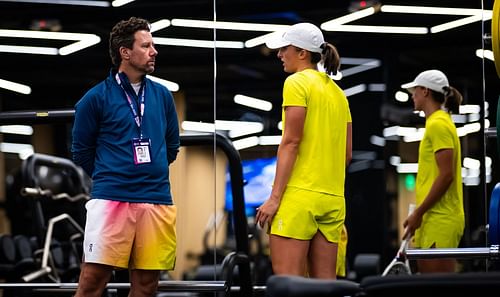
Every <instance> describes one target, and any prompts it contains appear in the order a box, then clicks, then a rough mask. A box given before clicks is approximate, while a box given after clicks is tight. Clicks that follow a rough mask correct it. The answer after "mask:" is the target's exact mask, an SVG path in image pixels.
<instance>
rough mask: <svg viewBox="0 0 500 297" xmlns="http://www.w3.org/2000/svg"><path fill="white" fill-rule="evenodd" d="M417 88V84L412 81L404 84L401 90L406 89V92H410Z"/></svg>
mask: <svg viewBox="0 0 500 297" xmlns="http://www.w3.org/2000/svg"><path fill="white" fill-rule="evenodd" d="M416 86H417V83H416V82H414V81H412V82H409V83H406V84H403V85H401V88H402V89H406V90H409V91H411V90H412V89H414V88H415V87H416Z"/></svg>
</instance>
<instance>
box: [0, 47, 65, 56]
mask: <svg viewBox="0 0 500 297" xmlns="http://www.w3.org/2000/svg"><path fill="white" fill-rule="evenodd" d="M0 52H3V53H15V54H35V55H54V56H55V55H57V54H58V50H57V48H53V47H41V46H21V45H0Z"/></svg>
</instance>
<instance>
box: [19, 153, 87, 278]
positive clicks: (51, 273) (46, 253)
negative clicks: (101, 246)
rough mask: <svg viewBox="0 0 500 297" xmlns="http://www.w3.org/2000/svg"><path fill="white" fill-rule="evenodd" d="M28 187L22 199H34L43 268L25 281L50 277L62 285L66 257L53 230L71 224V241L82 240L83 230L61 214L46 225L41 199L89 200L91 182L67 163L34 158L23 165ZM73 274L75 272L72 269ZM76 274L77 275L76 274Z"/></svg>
mask: <svg viewBox="0 0 500 297" xmlns="http://www.w3.org/2000/svg"><path fill="white" fill-rule="evenodd" d="M22 173H23V181H24V184H25V187H23V188H22V189H21V194H22V195H23V196H28V197H32V198H33V201H34V209H35V216H36V220H37V224H38V226H39V228H38V229H39V230H38V236H39V237H38V241H39V243H40V246H43V252H42V258H41V263H40V268H39V269H38V270H35V271H32V272H31V273H28V274H26V275H24V276H23V277H22V279H23V281H25V282H31V281H33V280H35V279H38V278H40V277H44V276H47V277H48V278H49V279H50V280H52V281H54V282H61V274H62V273H64V272H62V271H63V269H62V268H63V267H64V255H63V251H62V249H61V246H60V244H59V243H58V242H57V241H56V240H55V238H53V233H54V226H55V225H56V224H57V223H59V222H62V221H68V222H69V223H70V224H71V226H72V227H73V229H74V231H75V233H74V234H72V235H70V240H72V241H74V240H75V239H76V238H82V237H83V233H84V230H83V228H82V227H80V225H79V224H78V223H77V222H76V221H75V220H74V219H73V218H72V217H71V216H70V215H69V214H67V213H62V214H59V215H57V216H55V217H52V218H51V219H49V220H48V223H46V222H45V216H44V214H43V209H42V205H41V202H40V198H43V197H46V198H49V199H53V200H58V199H66V200H69V201H72V202H74V201H78V200H82V199H83V200H87V199H89V198H90V197H89V192H90V180H89V179H88V177H86V175H85V173H84V172H83V170H82V169H81V168H80V167H78V166H76V165H75V164H74V163H73V162H71V161H70V160H68V159H64V158H59V157H54V156H50V155H44V154H33V155H31V156H30V157H29V158H27V159H26V160H25V161H24V162H23V164H22ZM72 270H73V271H74V269H72ZM74 273H76V272H74Z"/></svg>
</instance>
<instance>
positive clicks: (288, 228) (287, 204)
mask: <svg viewBox="0 0 500 297" xmlns="http://www.w3.org/2000/svg"><path fill="white" fill-rule="evenodd" d="M344 219H345V199H344V197H342V196H335V195H330V194H325V193H320V192H313V191H308V190H303V189H299V188H296V187H287V188H286V190H285V193H284V194H283V197H282V198H281V203H280V206H279V209H278V211H277V212H276V215H275V216H274V218H273V221H272V223H271V228H270V230H269V233H270V234H274V235H279V236H283V237H289V238H294V239H300V240H310V239H312V238H313V237H314V235H315V234H316V233H317V232H318V230H319V231H320V232H321V233H322V234H323V235H324V236H325V238H326V239H327V240H328V241H329V242H333V243H338V242H339V241H340V234H341V232H342V226H343V224H344Z"/></svg>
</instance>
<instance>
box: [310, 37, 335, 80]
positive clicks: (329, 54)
mask: <svg viewBox="0 0 500 297" xmlns="http://www.w3.org/2000/svg"><path fill="white" fill-rule="evenodd" d="M321 48H322V49H323V52H322V53H321V54H320V53H312V58H311V62H312V63H314V64H316V63H318V62H320V61H323V66H324V67H325V72H326V74H328V75H331V74H333V75H335V74H336V73H337V71H338V70H339V68H340V56H339V53H338V51H337V49H336V48H335V46H333V45H332V44H331V43H328V42H325V43H323V45H321Z"/></svg>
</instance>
